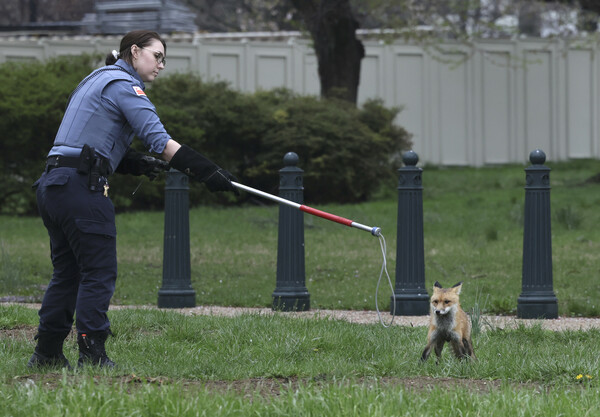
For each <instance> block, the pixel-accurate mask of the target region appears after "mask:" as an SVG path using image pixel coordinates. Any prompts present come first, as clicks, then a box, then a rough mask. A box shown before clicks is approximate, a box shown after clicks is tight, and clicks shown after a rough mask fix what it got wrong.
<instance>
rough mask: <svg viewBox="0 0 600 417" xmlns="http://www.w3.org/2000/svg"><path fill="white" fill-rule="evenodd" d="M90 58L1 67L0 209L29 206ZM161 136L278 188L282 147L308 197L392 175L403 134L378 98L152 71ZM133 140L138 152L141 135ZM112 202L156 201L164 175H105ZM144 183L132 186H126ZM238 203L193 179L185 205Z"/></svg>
mask: <svg viewBox="0 0 600 417" xmlns="http://www.w3.org/2000/svg"><path fill="white" fill-rule="evenodd" d="M96 60H97V58H94V57H90V56H84V57H75V58H74V57H71V58H60V59H54V60H51V61H49V62H47V63H46V64H41V63H33V64H3V65H1V66H0V95H1V96H2V97H3V98H4V99H3V100H2V102H0V116H1V117H0V135H2V137H1V138H0V147H1V148H0V179H1V180H2V181H3V185H4V189H5V192H4V193H3V194H2V195H0V207H1V208H0V212H2V213H35V211H36V208H35V195H34V193H33V192H32V191H31V190H30V188H29V185H30V184H31V183H33V182H34V181H35V179H36V178H37V177H38V176H39V174H40V172H41V170H42V168H43V166H44V159H45V156H46V154H47V152H48V150H49V149H50V147H51V146H52V142H53V140H54V136H55V134H56V131H57V130H58V126H59V125H60V121H61V118H62V116H63V114H64V109H65V106H66V102H67V99H68V97H69V94H70V93H71V91H72V90H73V89H74V87H75V86H76V85H77V84H78V82H79V81H80V80H81V79H82V78H83V77H84V76H86V75H87V74H88V73H89V72H90V71H91V70H92V68H93V67H94V64H97V63H98V62H97V61H96ZM147 93H148V96H149V98H150V99H151V100H152V102H153V103H154V104H155V105H156V107H157V111H158V114H159V115H160V117H161V120H162V122H163V123H164V125H165V127H166V129H167V131H168V132H169V134H170V135H171V136H172V137H173V138H174V139H175V140H177V141H179V142H180V143H185V144H188V145H189V146H191V147H193V148H195V149H197V150H198V151H199V152H201V153H203V154H205V155H206V156H207V157H209V158H210V159H212V160H213V161H215V162H216V163H218V164H219V165H220V166H222V167H223V168H226V169H228V170H229V171H231V172H232V173H233V174H234V175H235V176H237V177H238V178H239V180H240V182H243V183H245V184H248V185H250V186H253V187H256V188H259V189H263V190H265V191H267V192H271V193H277V189H278V183H279V174H278V171H279V169H281V168H282V167H283V161H282V160H283V156H284V155H285V154H286V153H287V152H290V151H293V152H296V153H297V154H298V156H299V158H300V161H299V167H300V168H302V169H303V170H304V187H305V200H306V201H307V202H310V203H326V202H357V201H364V200H367V199H368V198H369V197H370V196H371V195H372V193H373V191H375V190H376V189H377V188H378V186H379V185H380V184H381V183H382V181H385V180H386V178H389V177H390V176H391V175H394V170H395V168H397V167H398V165H399V160H400V158H399V155H400V152H401V151H402V150H405V149H408V148H409V147H410V141H409V135H408V134H407V132H406V131H405V130H404V129H403V128H401V127H399V126H396V125H394V119H395V118H396V116H397V114H398V112H399V109H397V108H386V107H384V105H383V103H382V102H381V101H378V100H373V101H368V102H367V103H365V104H364V106H363V107H362V108H356V107H355V106H353V105H352V104H350V103H347V102H344V101H338V100H325V99H321V98H318V97H311V96H299V95H296V94H294V93H293V92H291V91H289V90H285V89H275V90H272V91H260V92H257V93H254V94H247V93H241V92H238V91H236V90H233V89H232V88H230V87H229V85H228V84H226V83H223V82H210V83H207V82H204V81H202V79H201V78H200V77H198V76H195V75H191V74H174V75H171V76H169V77H165V78H162V79H158V80H157V81H155V82H154V83H153V84H152V86H151V88H150V89H149V90H148V91H147ZM134 148H136V149H138V150H143V148H142V145H141V141H139V140H135V141H134ZM110 181H111V197H112V199H113V202H114V203H115V207H116V208H117V210H121V211H122V210H127V209H152V208H162V202H163V195H164V178H163V179H159V180H156V181H154V182H148V181H147V180H142V179H141V178H139V177H130V176H120V175H113V176H112V177H111V179H110ZM140 181H145V183H144V184H143V185H142V186H141V187H140V188H139V189H138V191H136V193H135V196H132V192H133V191H134V190H135V189H136V188H137V187H138V185H140ZM231 201H236V200H235V198H234V197H233V196H232V195H231V194H230V193H226V194H224V193H215V194H212V193H209V192H208V191H207V190H206V187H204V186H203V185H199V184H192V186H191V189H190V202H191V205H197V204H200V203H202V204H208V203H228V202H231Z"/></svg>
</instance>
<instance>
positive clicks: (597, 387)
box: [0, 306, 600, 416]
mask: <svg viewBox="0 0 600 417" xmlns="http://www.w3.org/2000/svg"><path fill="white" fill-rule="evenodd" d="M0 313H1V314H0V317H1V319H0V344H1V345H2V349H1V353H0V393H1V395H2V398H3V401H2V402H1V403H0V415H13V416H21V415H23V416H48V415H65V416H78V415H86V416H133V415H144V416H164V415H177V416H196V415H207V416H213V415H239V416H247V415H261V416H262V415H267V416H270V415H273V416H276V415H277V416H287V415H289V416H292V415H302V416H319V415H328V416H348V415H356V416H363V415H364V416H398V415H403V416H404V415H406V416H408V415H410V416H419V415H433V414H436V415H459V413H460V415H471V416H475V415H477V416H480V415H486V416H487V415H489V416H497V415H516V416H533V415H540V416H542V415H543V416H550V415H567V416H570V415H573V416H575V415H590V414H589V412H593V410H597V409H598V407H599V406H600V395H599V394H600V384H599V381H600V359H599V358H598V355H597V346H598V344H599V343H600V331H598V330H589V331H585V332H584V331H566V332H551V331H547V330H542V329H541V327H540V326H539V325H538V326H536V325H534V326H533V327H527V328H526V327H519V328H517V329H514V330H502V329H499V328H492V329H488V330H486V331H485V332H483V333H479V334H478V335H477V337H475V338H474V346H475V352H476V354H477V356H478V359H477V361H463V362H461V361H458V360H456V359H455V358H454V357H453V356H452V355H451V354H450V350H449V349H446V350H445V351H444V353H443V356H442V359H441V361H440V363H439V364H436V362H435V361H434V360H431V359H430V360H429V361H428V362H426V363H421V362H420V361H419V357H420V353H421V350H422V349H423V346H424V343H425V338H426V328H424V327H400V326H394V327H392V328H390V329H385V328H383V327H382V326H379V325H361V324H351V323H347V322H344V321H336V320H328V319H325V318H321V319H308V318H291V317H289V316H286V314H285V313H276V314H274V315H256V314H246V315H242V316H238V317H234V318H226V317H215V316H184V315H182V314H180V313H177V312H174V311H159V310H149V309H131V310H119V311H113V312H112V313H111V319H112V323H113V331H114V334H115V336H114V337H112V338H110V339H109V341H108V343H107V348H108V351H109V354H110V356H111V358H112V359H113V360H115V362H117V364H118V367H117V368H116V369H114V370H99V369H97V368H93V367H89V368H84V369H76V370H74V371H59V372H57V371H56V370H37V371H32V370H30V369H28V368H26V366H25V363H26V360H27V358H28V357H29V355H30V354H31V351H32V349H33V341H32V336H33V334H34V333H35V324H36V319H37V316H36V314H35V310H34V309H31V308H26V307H21V306H0ZM65 354H66V356H67V357H68V358H69V359H70V360H71V361H72V362H74V361H75V360H76V357H77V352H76V346H75V340H74V338H73V337H72V336H71V337H70V338H69V339H67V343H66V346H65ZM586 413H587V414H586Z"/></svg>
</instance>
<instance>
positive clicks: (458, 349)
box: [450, 337, 469, 359]
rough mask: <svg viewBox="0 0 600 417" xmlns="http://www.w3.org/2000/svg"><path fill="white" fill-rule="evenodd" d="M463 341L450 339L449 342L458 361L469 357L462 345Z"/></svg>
mask: <svg viewBox="0 0 600 417" xmlns="http://www.w3.org/2000/svg"><path fill="white" fill-rule="evenodd" d="M463 340H464V339H461V338H460V337H457V338H452V340H450V344H451V345H452V350H453V351H454V356H456V357H457V358H458V359H462V358H465V357H467V356H469V353H468V350H467V348H466V347H465V345H464V344H463Z"/></svg>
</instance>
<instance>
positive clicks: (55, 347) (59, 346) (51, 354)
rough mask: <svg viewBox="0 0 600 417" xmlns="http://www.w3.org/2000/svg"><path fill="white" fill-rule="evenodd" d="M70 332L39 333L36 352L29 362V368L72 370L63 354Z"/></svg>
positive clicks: (36, 338)
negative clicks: (44, 367)
mask: <svg viewBox="0 0 600 417" xmlns="http://www.w3.org/2000/svg"><path fill="white" fill-rule="evenodd" d="M68 334H69V332H38V334H37V335H36V336H35V339H34V340H37V346H36V347H35V351H34V352H33V355H32V356H31V359H29V362H27V366H28V367H29V368H34V367H42V366H50V367H56V368H68V369H72V368H71V364H70V363H69V361H68V360H67V358H66V357H65V355H64V354H63V343H64V341H65V338H66V337H67V335H68Z"/></svg>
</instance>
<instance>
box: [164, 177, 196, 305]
mask: <svg viewBox="0 0 600 417" xmlns="http://www.w3.org/2000/svg"><path fill="white" fill-rule="evenodd" d="M188 181H189V179H188V176H187V175H185V174H183V173H181V172H179V171H177V170H175V169H171V170H170V171H169V172H167V183H166V185H165V236H164V255H163V282H162V287H161V289H160V290H158V306H159V307H164V308H180V307H195V306H196V291H194V290H193V289H192V281H191V272H190V216H189V189H190V187H189V185H188Z"/></svg>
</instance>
